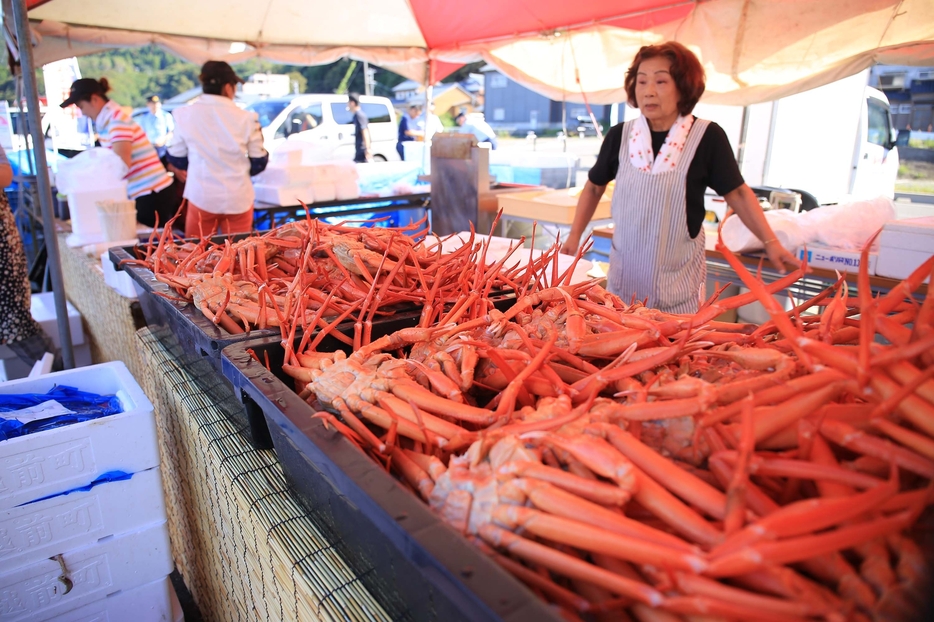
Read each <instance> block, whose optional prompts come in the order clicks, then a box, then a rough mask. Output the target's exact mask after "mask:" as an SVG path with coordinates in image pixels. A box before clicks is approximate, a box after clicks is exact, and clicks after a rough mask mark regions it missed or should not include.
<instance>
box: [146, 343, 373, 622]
mask: <svg viewBox="0 0 934 622" xmlns="http://www.w3.org/2000/svg"><path fill="white" fill-rule="evenodd" d="M159 337H162V340H160V338H159ZM165 338H166V335H157V334H155V332H154V331H153V330H151V329H149V328H143V329H141V330H140V331H139V332H138V333H137V339H138V347H139V353H140V360H141V363H142V364H141V366H140V367H141V370H142V378H141V385H142V386H143V389H144V391H145V392H146V395H148V396H149V398H150V399H151V400H152V402H153V406H154V407H155V412H156V420H157V424H158V432H159V444H160V452H161V454H162V456H161V457H162V465H161V469H162V476H163V486H164V490H165V495H166V504H167V507H168V514H169V528H170V536H171V540H172V552H173V556H174V558H175V563H176V566H177V569H178V571H179V572H180V574H181V575H182V577H183V578H184V580H185V583H186V585H187V586H188V588H189V590H190V591H191V593H192V596H193V597H194V600H195V602H196V603H197V605H198V606H199V608H200V609H201V612H202V614H203V615H204V617H205V619H206V620H243V621H251V622H252V621H254V620H373V621H377V620H388V619H389V616H388V615H387V614H386V613H385V612H384V610H383V609H382V608H381V607H380V606H379V604H378V603H377V602H376V601H375V600H374V598H373V596H372V595H371V594H370V593H369V592H368V591H367V590H366V588H365V587H364V586H363V585H362V584H361V582H360V580H359V579H360V577H359V576H357V575H355V574H354V572H353V571H352V570H351V569H350V567H349V566H348V565H347V563H346V562H345V561H344V559H343V558H342V557H341V556H340V555H339V554H338V552H337V551H336V549H335V543H334V542H332V541H330V540H329V539H328V537H327V536H326V535H325V533H324V532H323V531H322V530H321V529H319V528H318V526H317V525H316V524H315V522H314V520H313V518H312V517H311V516H309V515H308V513H307V512H306V511H305V510H304V509H303V508H302V507H301V506H300V505H299V503H298V501H297V499H296V498H295V496H294V494H293V492H292V491H291V490H290V488H289V486H288V483H287V482H286V480H285V477H284V475H283V472H282V468H281V466H280V464H279V462H278V460H277V459H276V454H275V452H274V451H271V450H256V449H253V448H252V447H251V446H250V444H249V443H248V442H247V440H246V437H245V436H243V434H242V430H241V429H239V427H240V426H239V424H237V423H236V422H235V420H234V419H232V418H231V416H230V413H231V412H232V410H233V409H242V406H241V405H240V404H239V403H238V402H237V400H236V398H235V397H234V395H233V393H232V392H231V390H230V388H229V387H228V385H227V384H226V383H225V381H224V380H223V378H222V377H221V376H219V375H218V374H217V373H216V372H215V371H214V370H213V369H212V368H211V367H210V366H209V365H208V364H207V363H206V362H204V361H196V362H194V363H192V362H190V361H186V363H185V364H184V366H183V365H182V364H181V363H180V361H181V360H182V353H181V350H180V348H178V347H177V346H173V345H170V346H166V345H165V343H163V341H164V340H165ZM169 343H171V339H169Z"/></svg>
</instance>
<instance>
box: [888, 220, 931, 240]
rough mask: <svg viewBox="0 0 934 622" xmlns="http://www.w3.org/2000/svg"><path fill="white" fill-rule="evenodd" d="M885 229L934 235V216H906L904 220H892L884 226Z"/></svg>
mask: <svg viewBox="0 0 934 622" xmlns="http://www.w3.org/2000/svg"><path fill="white" fill-rule="evenodd" d="M882 229H883V231H899V232H902V233H917V234H921V235H934V216H924V217H922V218H906V219H904V220H890V221H889V222H887V223H885V225H884V226H883V227H882Z"/></svg>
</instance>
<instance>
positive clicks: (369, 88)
mask: <svg viewBox="0 0 934 622" xmlns="http://www.w3.org/2000/svg"><path fill="white" fill-rule="evenodd" d="M375 77H376V69H370V63H368V62H367V61H363V94H364V95H372V94H373V81H374V79H375Z"/></svg>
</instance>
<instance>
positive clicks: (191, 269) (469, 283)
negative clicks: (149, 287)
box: [130, 218, 580, 347]
mask: <svg viewBox="0 0 934 622" xmlns="http://www.w3.org/2000/svg"><path fill="white" fill-rule="evenodd" d="M360 224H370V225H372V224H376V223H375V222H374V221H366V222H363V223H346V224H340V225H328V224H326V223H324V222H322V221H320V220H317V219H310V218H309V219H306V220H303V221H297V222H291V223H287V224H285V225H283V226H280V227H278V228H275V229H273V230H271V231H268V232H266V233H264V234H261V235H251V236H247V237H243V238H242V239H240V240H238V241H232V240H231V239H230V238H225V239H224V240H223V241H221V242H212V241H211V240H209V239H207V238H204V239H201V240H199V241H190V240H187V241H186V240H179V239H176V238H175V237H174V235H173V233H172V227H171V221H170V222H169V223H168V225H167V226H166V227H165V228H164V229H163V230H162V231H163V233H162V235H161V238H160V239H159V240H156V238H155V233H156V232H155V230H154V231H153V237H152V238H151V239H150V241H149V244H148V245H146V246H145V247H144V248H140V249H139V258H138V259H136V260H132V261H131V262H130V263H134V264H136V265H139V266H143V267H145V268H147V269H149V270H151V271H152V272H153V273H154V275H155V277H156V279H158V280H159V281H161V282H163V283H166V284H167V285H169V286H170V287H171V288H172V289H173V290H175V292H176V293H177V294H178V297H179V300H181V301H184V302H189V303H192V304H193V305H194V306H195V307H196V308H198V309H199V310H200V311H201V312H202V313H203V314H204V315H205V317H207V318H208V319H210V320H211V321H213V322H214V323H215V324H217V325H218V326H220V327H221V328H223V329H224V330H226V331H227V332H228V333H231V334H240V333H249V332H250V331H251V330H252V329H255V328H258V329H265V328H277V329H278V330H279V331H280V332H281V334H282V337H283V339H285V338H286V337H287V336H290V335H291V336H294V335H295V334H296V332H297V331H298V330H302V331H304V334H306V335H308V334H310V333H311V332H314V331H315V330H317V329H325V330H329V329H330V327H333V326H336V325H337V324H338V323H340V322H344V321H349V320H353V321H354V322H355V331H354V338H353V340H352V341H350V340H349V339H348V338H346V337H344V336H343V335H341V334H339V333H335V335H336V336H338V338H343V339H347V342H348V344H349V345H354V346H355V347H359V346H360V345H361V344H362V343H365V342H367V341H369V334H370V333H369V331H370V328H371V326H372V322H373V320H374V318H378V317H384V316H386V315H391V314H394V313H397V312H399V311H400V310H402V309H406V308H408V309H410V310H411V309H416V308H420V309H421V310H422V314H423V319H424V320H425V321H426V322H437V321H439V320H440V318H441V315H442V313H443V312H444V311H445V307H448V306H449V305H450V304H451V303H452V302H454V301H457V300H459V299H460V298H461V297H462V296H473V297H474V298H476V299H483V300H486V299H487V298H488V297H489V295H490V293H491V292H498V291H504V290H510V291H526V292H530V291H535V290H536V289H537V288H538V287H539V286H540V283H539V282H537V281H534V282H533V281H532V279H533V275H534V278H537V279H539V278H543V277H544V276H548V275H545V274H544V269H543V266H549V265H553V266H557V263H556V262H552V260H553V258H554V257H555V255H557V248H555V249H552V250H551V251H549V252H548V253H545V254H541V255H538V254H536V255H535V256H534V257H533V256H532V254H531V253H530V254H529V258H528V259H527V260H525V261H520V259H525V258H524V257H521V255H522V253H523V252H528V251H523V250H522V242H523V240H517V241H516V243H515V244H514V245H513V247H512V248H510V250H509V252H508V253H506V254H505V255H504V256H502V257H500V258H499V259H498V260H497V261H487V257H486V252H487V248H488V246H481V245H478V244H474V237H473V233H472V232H471V235H470V237H469V238H468V239H466V240H464V244H463V245H462V246H460V247H459V248H458V249H457V250H455V251H453V252H450V253H442V246H443V243H444V242H445V241H446V240H437V241H435V242H434V243H431V242H430V240H431V238H427V237H426V235H425V234H426V233H427V229H425V228H424V226H425V221H424V220H422V221H419V222H416V223H413V224H411V225H409V226H408V227H401V228H381V227H361V226H359V225H360ZM494 226H495V224H494ZM579 256H580V254H578V257H579ZM507 261H509V262H510V264H509V265H510V267H509V268H508V269H505V268H504V267H503V266H504V265H505V264H506V262H507ZM575 265H576V262H575ZM573 269H574V266H572V267H571V269H570V271H571V272H573ZM550 276H552V278H553V279H554V280H555V282H557V279H558V278H559V277H560V276H561V275H558V274H554V275H550Z"/></svg>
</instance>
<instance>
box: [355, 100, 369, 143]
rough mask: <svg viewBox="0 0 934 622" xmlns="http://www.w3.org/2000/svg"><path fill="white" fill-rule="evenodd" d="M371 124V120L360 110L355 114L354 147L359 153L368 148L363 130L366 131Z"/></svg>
mask: <svg viewBox="0 0 934 622" xmlns="http://www.w3.org/2000/svg"><path fill="white" fill-rule="evenodd" d="M369 124H370V121H369V119H367V118H366V115H365V114H364V113H363V111H362V110H360V109H359V108H358V109H357V111H356V112H355V113H353V129H354V146H355V147H356V148H357V151H363V148H364V147H366V144H365V143H364V142H363V130H365V129H366V128H367V126H368V125H369Z"/></svg>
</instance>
